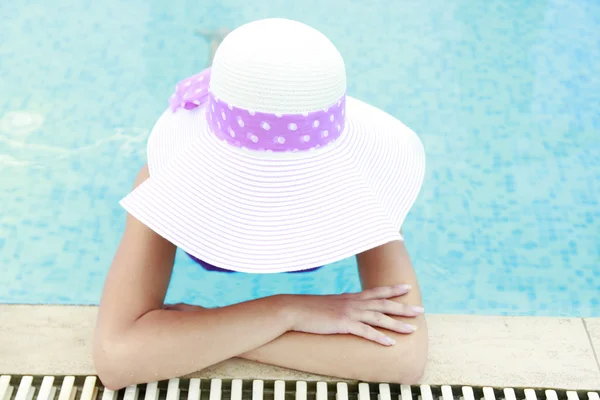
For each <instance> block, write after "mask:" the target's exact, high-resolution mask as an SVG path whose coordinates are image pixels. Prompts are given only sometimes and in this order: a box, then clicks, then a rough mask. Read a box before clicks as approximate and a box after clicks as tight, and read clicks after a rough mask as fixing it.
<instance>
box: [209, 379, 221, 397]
mask: <svg viewBox="0 0 600 400" xmlns="http://www.w3.org/2000/svg"><path fill="white" fill-rule="evenodd" d="M222 385H223V381H222V380H221V379H217V378H213V379H211V380H210V395H209V400H221V395H222V393H221V386H222Z"/></svg>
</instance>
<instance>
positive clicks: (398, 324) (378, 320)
mask: <svg viewBox="0 0 600 400" xmlns="http://www.w3.org/2000/svg"><path fill="white" fill-rule="evenodd" d="M360 321H361V322H363V323H365V324H368V325H370V326H375V327H379V328H383V329H387V330H389V331H393V332H398V333H413V332H414V331H416V330H417V327H416V326H414V325H411V324H407V323H405V322H402V321H398V320H395V319H394V318H391V317H388V316H387V315H385V314H382V313H380V312H377V311H363V312H362V313H361V314H360Z"/></svg>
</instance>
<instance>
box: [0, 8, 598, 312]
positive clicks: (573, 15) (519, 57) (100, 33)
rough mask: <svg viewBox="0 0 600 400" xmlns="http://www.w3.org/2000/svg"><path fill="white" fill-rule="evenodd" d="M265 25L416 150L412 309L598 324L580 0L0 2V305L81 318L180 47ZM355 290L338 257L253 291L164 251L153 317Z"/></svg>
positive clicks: (593, 140) (592, 58) (594, 139)
mask: <svg viewBox="0 0 600 400" xmlns="http://www.w3.org/2000/svg"><path fill="white" fill-rule="evenodd" d="M51 4H52V5H51ZM273 16H279V17H287V18H293V19H299V20H301V21H304V22H306V23H308V24H310V25H313V26H315V27H316V28H318V29H320V30H321V31H323V32H324V33H325V34H326V35H327V36H329V37H330V38H331V39H332V41H333V42H334V43H335V44H336V45H337V46H338V48H339V50H340V51H341V53H342V54H343V56H344V58H345V60H346V63H347V73H348V83H349V93H350V94H351V95H353V96H355V97H358V98H361V99H363V100H366V101H368V102H371V103H373V104H375V105H376V106H378V107H381V108H383V109H385V110H386V111H388V112H390V113H391V114H393V115H395V116H397V117H399V118H400V119H402V120H403V121H404V122H405V123H406V124H407V125H409V126H410V127H412V128H413V129H414V130H415V131H416V132H418V133H419V134H420V136H421V138H422V140H423V142H424V144H425V147H426V151H427V157H428V169H427V174H426V179H425V184H424V187H423V190H422V192H421V195H420V197H419V199H418V201H417V204H416V205H415V207H414V209H413V210H412V212H411V214H410V216H409V217H408V220H407V222H406V225H405V227H404V231H405V234H406V237H407V246H408V248H409V251H410V253H411V256H412V259H413V262H414V264H415V267H416V269H417V272H418V275H419V278H420V281H421V284H422V287H423V291H424V294H425V305H426V307H427V309H428V311H430V312H438V313H474V314H513V315H568V316H600V296H599V293H600V200H599V198H600V2H598V1H597V0H548V1H542V0H513V1H497V0H491V1H467V0H464V1H463V0H449V1H448V0H428V1H415V0H397V1H391V0H385V1H383V0H374V1H371V2H364V1H362V0H346V1H344V2H343V8H340V2H339V1H323V0H303V1H300V2H283V1H280V2H268V1H266V0H257V1H253V2H247V1H242V0H219V1H217V0H211V1H203V2H198V1H177V2H164V1H159V0H154V1H148V0H132V1H128V2H121V1H117V0H106V1H102V2H92V1H77V2H73V1H70V0H57V1H54V2H42V1H25V0H16V1H12V2H8V1H3V2H0V38H1V40H0V267H1V269H0V302H6V303H61V304H63V303H66V304H96V303H97V302H98V300H99V296H100V292H101V289H102V284H103V279H104V276H105V274H106V272H107V269H108V266H109V264H110V262H111V259H112V256H113V253H114V251H115V248H116V246H117V243H118V240H119V238H120V234H121V231H122V229H123V222H124V212H123V210H122V209H121V208H120V207H119V206H118V204H117V202H118V201H119V199H120V198H121V197H122V196H124V195H125V194H126V193H127V191H128V190H129V188H130V186H131V184H132V181H133V178H134V176H135V175H136V173H137V171H138V169H139V168H140V167H141V165H142V164H143V163H144V159H145V139H146V137H147V135H148V133H149V130H150V129H151V128H152V125H153V123H154V121H155V119H156V118H157V117H158V115H159V114H160V113H161V112H162V110H163V109H164V108H165V107H166V105H167V103H166V100H167V98H168V96H169V95H170V94H171V91H172V88H173V86H174V84H175V83H176V82H177V81H178V80H180V79H181V78H183V77H186V76H188V75H191V74H194V73H196V72H198V71H199V70H201V69H202V68H204V67H205V66H206V65H207V62H208V53H209V44H208V43H207V41H206V40H205V39H204V38H203V37H201V36H199V35H197V34H195V32H196V31H198V30H203V31H215V30H219V29H222V28H233V27H235V26H238V25H240V24H242V23H245V22H248V21H250V20H253V19H257V18H263V17H273ZM340 201H344V199H340ZM358 288H359V286H358V279H357V277H356V270H355V263H354V260H345V261H342V262H339V263H337V264H335V265H332V266H328V267H327V268H324V269H322V270H320V271H318V272H315V273H312V274H282V275H269V276H255V275H244V274H235V275H229V274H219V273H207V272H204V271H202V270H200V269H198V268H197V266H196V265H194V264H193V263H192V262H191V261H190V260H189V259H188V258H187V257H186V256H185V255H183V254H180V255H179V256H178V258H177V265H176V269H175V273H174V277H173V279H172V282H171V286H170V289H169V293H168V301H187V302H193V303H199V304H203V305H208V306H211V305H224V304H229V303H232V302H236V301H240V300H245V299H250V298H253V297H257V296H264V295H268V294H271V293H275V292H280V291H282V292H293V293H327V292H334V293H338V292H342V291H350V290H358Z"/></svg>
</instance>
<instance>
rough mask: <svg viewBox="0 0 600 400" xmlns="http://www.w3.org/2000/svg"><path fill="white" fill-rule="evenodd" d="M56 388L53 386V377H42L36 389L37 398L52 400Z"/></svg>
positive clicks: (39, 399) (38, 399)
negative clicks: (37, 389)
mask: <svg viewBox="0 0 600 400" xmlns="http://www.w3.org/2000/svg"><path fill="white" fill-rule="evenodd" d="M55 395H56V388H55V387H54V377H53V376H45V377H44V379H42V385H41V386H40V390H39V391H38V395H37V400H54V396H55Z"/></svg>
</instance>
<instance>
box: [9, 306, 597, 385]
mask: <svg viewBox="0 0 600 400" xmlns="http://www.w3.org/2000/svg"><path fill="white" fill-rule="evenodd" d="M96 312H97V307H95V306H65V305H12V304H10V305H9V304H0V321H2V323H1V325H0V344H1V345H0V374H13V375H47V374H51V375H67V374H68V375H93V374H95V371H94V368H93V364H92V360H91V339H92V332H93V328H94V324H95V317H96ZM427 320H428V325H429V329H430V338H431V339H430V357H429V363H428V366H427V370H426V374H425V377H424V379H423V381H422V383H423V384H431V385H440V384H452V385H473V386H495V387H507V386H510V387H544V388H557V389H572V390H593V389H594V390H597V389H598V388H600V368H599V367H598V364H597V361H596V358H595V356H594V350H593V348H592V342H591V341H590V337H591V338H592V339H595V340H596V343H595V345H596V346H599V345H600V344H599V342H600V319H588V320H586V321H591V322H592V323H591V324H589V325H590V326H592V327H593V328H594V330H593V332H588V329H586V324H584V320H583V319H582V318H562V317H556V318H555V317H503V316H474V315H445V314H444V315H440V314H430V315H428V316H427ZM596 350H599V349H598V348H597V349H596ZM189 376H194V377H203V378H213V377H220V378H225V379H226V378H241V379H253V378H257V379H286V380H308V381H315V380H325V381H339V379H338V378H330V377H322V376H317V375H312V374H307V373H303V372H298V371H291V370H287V369H284V368H279V367H274V366H270V365H264V364H258V363H254V362H250V361H246V360H240V359H234V360H229V361H226V362H223V363H220V364H218V365H215V366H213V367H210V368H207V369H205V370H203V371H199V372H197V373H194V374H191V375H188V377H189Z"/></svg>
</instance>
